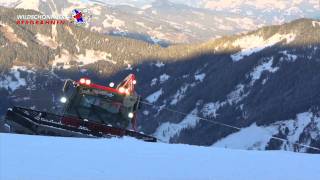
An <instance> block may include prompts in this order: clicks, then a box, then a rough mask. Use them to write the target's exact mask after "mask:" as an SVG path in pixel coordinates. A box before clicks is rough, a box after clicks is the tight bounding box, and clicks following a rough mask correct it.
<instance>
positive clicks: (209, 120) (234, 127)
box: [140, 101, 320, 152]
mask: <svg viewBox="0 0 320 180" xmlns="http://www.w3.org/2000/svg"><path fill="white" fill-rule="evenodd" d="M140 102H141V103H143V104H146V105H149V106H154V107H159V108H160V106H157V105H155V104H153V103H149V102H146V101H140ZM162 109H165V110H167V111H170V112H173V113H177V114H181V115H183V116H188V115H189V114H188V113H185V112H181V111H177V110H175V109H172V108H167V107H162ZM194 116H195V117H197V118H198V119H199V120H202V121H206V122H209V123H212V124H216V125H220V126H225V127H229V128H232V129H235V130H238V131H239V130H241V129H242V128H240V127H237V126H233V125H230V124H226V123H222V122H219V121H215V120H213V119H208V118H203V117H200V116H197V115H194ZM264 130H265V129H264ZM265 131H267V132H268V133H271V134H272V132H270V131H268V130H265ZM270 138H271V139H274V140H278V141H282V142H284V143H289V144H292V145H297V146H300V147H305V148H310V149H313V150H316V151H319V152H320V148H318V147H314V146H310V145H307V144H302V143H296V142H290V141H289V140H287V139H284V138H280V137H276V136H274V135H271V137H270Z"/></svg>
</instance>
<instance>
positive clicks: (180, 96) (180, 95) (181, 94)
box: [170, 83, 196, 105]
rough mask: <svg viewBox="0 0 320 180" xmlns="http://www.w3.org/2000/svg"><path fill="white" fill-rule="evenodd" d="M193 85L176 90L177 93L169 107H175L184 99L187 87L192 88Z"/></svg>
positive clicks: (186, 85)
mask: <svg viewBox="0 0 320 180" xmlns="http://www.w3.org/2000/svg"><path fill="white" fill-rule="evenodd" d="M195 85H196V84H195V83H192V84H185V85H183V86H182V87H181V88H180V89H178V91H177V92H176V93H175V95H174V96H173V99H172V100H171V102H170V105H176V104H177V103H178V102H179V101H180V100H181V99H183V98H184V97H185V93H186V92H187V90H188V89H189V87H194V86H195Z"/></svg>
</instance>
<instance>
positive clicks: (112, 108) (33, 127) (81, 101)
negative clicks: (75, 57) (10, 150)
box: [5, 74, 157, 142]
mask: <svg viewBox="0 0 320 180" xmlns="http://www.w3.org/2000/svg"><path fill="white" fill-rule="evenodd" d="M136 83H137V81H136V78H135V76H134V75H133V74H130V75H129V76H127V77H126V78H125V79H124V80H123V81H122V82H121V83H120V84H119V85H118V86H116V87H114V86H115V85H114V83H110V84H109V87H108V86H102V85H98V84H94V83H93V82H92V81H91V80H90V79H88V78H81V79H80V80H79V81H73V80H66V81H65V83H64V86H63V93H64V96H63V97H62V98H61V102H62V103H64V104H65V106H64V109H63V113H62V115H57V114H53V113H49V112H44V111H37V110H32V109H27V108H23V107H13V108H10V109H9V110H8V111H7V114H6V118H5V120H6V123H7V124H8V125H9V126H10V131H11V132H16V133H24V134H25V133H27V134H40V135H53V136H76V137H113V136H116V137H122V136H131V137H134V138H137V139H142V140H144V141H150V142H156V141H157V139H156V138H154V137H152V136H148V135H145V134H142V133H139V132H137V131H136V113H137V110H138V109H139V103H140V96H139V95H138V94H137V93H136V91H135V86H136ZM130 127H131V129H132V130H129V129H128V128H130Z"/></svg>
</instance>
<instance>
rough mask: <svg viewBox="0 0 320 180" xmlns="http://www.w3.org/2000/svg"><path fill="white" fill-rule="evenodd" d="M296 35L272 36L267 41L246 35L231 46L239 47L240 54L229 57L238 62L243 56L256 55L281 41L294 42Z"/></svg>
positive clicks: (259, 37) (256, 36)
mask: <svg viewBox="0 0 320 180" xmlns="http://www.w3.org/2000/svg"><path fill="white" fill-rule="evenodd" d="M295 37H296V35H295V34H294V33H289V34H278V33H277V34H274V35H273V36H271V37H270V38H268V39H264V38H263V37H261V36H258V35H255V34H254V35H248V36H244V37H241V38H240V39H237V40H235V41H234V42H233V43H232V45H233V46H234V47H240V48H241V50H240V52H238V53H236V54H233V55H231V58H232V60H233V61H235V62H236V61H239V60H241V59H242V58H244V57H245V56H250V55H251V54H253V53H257V52H259V51H261V50H263V49H265V48H267V47H271V46H273V45H275V44H277V43H279V42H281V41H284V40H286V43H287V44H288V43H290V42H292V41H294V39H295Z"/></svg>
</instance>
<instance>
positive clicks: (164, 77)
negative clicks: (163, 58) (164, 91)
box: [159, 73, 170, 83]
mask: <svg viewBox="0 0 320 180" xmlns="http://www.w3.org/2000/svg"><path fill="white" fill-rule="evenodd" d="M169 78H170V76H169V75H168V74H166V73H164V74H162V75H161V76H160V77H159V79H160V83H164V82H165V81H167V80H168V79H169Z"/></svg>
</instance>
